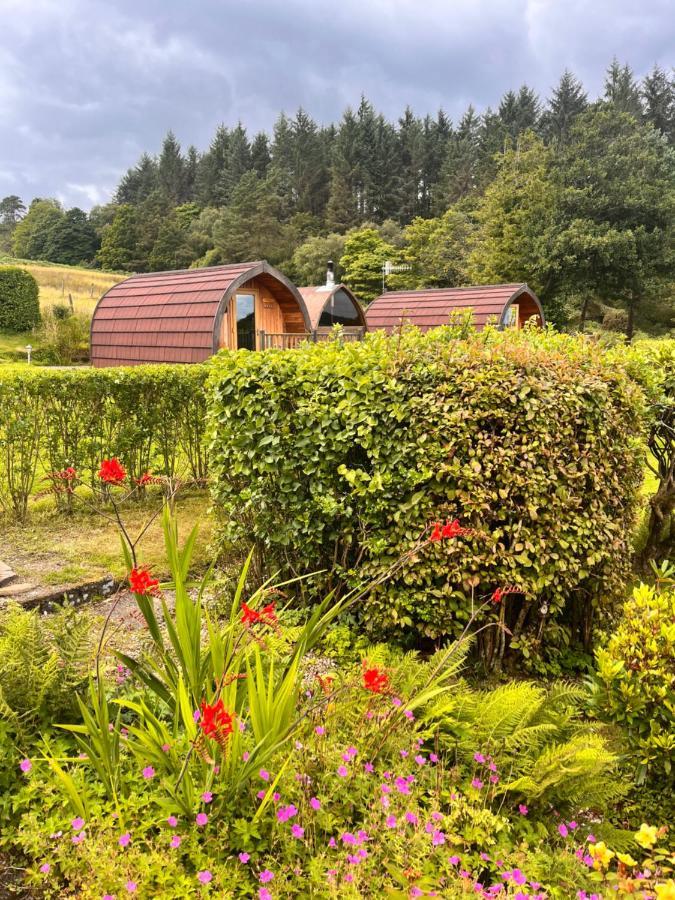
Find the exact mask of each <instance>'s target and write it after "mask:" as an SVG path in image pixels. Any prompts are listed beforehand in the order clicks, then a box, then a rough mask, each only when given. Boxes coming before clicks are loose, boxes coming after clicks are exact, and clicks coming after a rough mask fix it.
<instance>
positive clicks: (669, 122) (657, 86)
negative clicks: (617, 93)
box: [642, 66, 675, 144]
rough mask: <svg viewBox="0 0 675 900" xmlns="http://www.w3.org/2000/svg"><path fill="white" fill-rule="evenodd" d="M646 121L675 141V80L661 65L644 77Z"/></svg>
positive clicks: (643, 93) (643, 90) (643, 94)
mask: <svg viewBox="0 0 675 900" xmlns="http://www.w3.org/2000/svg"><path fill="white" fill-rule="evenodd" d="M642 97H643V100H644V106H645V121H647V122H649V124H650V125H653V126H654V128H656V129H658V131H660V132H661V134H665V136H666V137H667V138H668V140H669V141H670V143H671V144H673V143H675V82H674V81H673V80H672V79H670V78H668V75H667V74H666V73H665V72H664V71H663V69H661V68H660V67H659V66H654V68H653V69H652V71H651V72H650V73H649V75H647V76H646V77H645V78H643V79H642Z"/></svg>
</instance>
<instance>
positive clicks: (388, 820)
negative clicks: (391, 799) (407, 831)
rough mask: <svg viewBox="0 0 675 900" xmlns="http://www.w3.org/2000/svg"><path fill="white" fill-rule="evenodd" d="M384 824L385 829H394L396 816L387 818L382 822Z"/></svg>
mask: <svg viewBox="0 0 675 900" xmlns="http://www.w3.org/2000/svg"><path fill="white" fill-rule="evenodd" d="M384 824H385V825H386V826H387V828H396V816H387V818H386V819H385V820H384Z"/></svg>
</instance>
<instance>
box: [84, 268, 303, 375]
mask: <svg viewBox="0 0 675 900" xmlns="http://www.w3.org/2000/svg"><path fill="white" fill-rule="evenodd" d="M311 331H312V328H311V321H310V317H309V313H308V311H307V307H306V305H305V301H304V300H303V298H302V295H301V294H300V292H299V291H298V289H297V288H296V287H295V285H294V284H292V283H291V282H290V281H289V280H288V279H287V278H286V277H285V275H283V274H282V273H281V272H279V271H278V270H277V269H275V268H274V267H273V266H270V265H269V263H267V262H264V261H262V262H251V263H237V264H234V265H229V266H213V267H211V268H206V269H185V270H182V271H170V272H152V273H149V274H147V275H132V276H131V277H130V278H127V279H126V280H125V281H121V282H120V283H119V284H116V285H114V286H113V287H112V288H110V290H109V291H108V292H107V293H106V294H104V295H103V297H101V299H100V300H99V302H98V304H97V306H96V309H95V311H94V315H93V318H92V324H91V361H92V364H93V365H94V366H125V365H126V366H128V365H139V364H142V363H153V362H156V363H179V362H185V363H196V362H203V361H204V360H205V359H208V357H210V356H212V355H213V354H214V353H216V352H217V351H218V350H220V349H221V348H223V347H225V348H230V349H247V350H259V349H265V348H266V347H293V346H297V344H299V343H300V342H301V341H303V340H307V339H308V337H310V336H311Z"/></svg>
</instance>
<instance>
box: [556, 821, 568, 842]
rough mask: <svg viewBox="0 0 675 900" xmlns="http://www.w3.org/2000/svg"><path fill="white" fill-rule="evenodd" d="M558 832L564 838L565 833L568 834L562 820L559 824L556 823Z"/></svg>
mask: <svg viewBox="0 0 675 900" xmlns="http://www.w3.org/2000/svg"><path fill="white" fill-rule="evenodd" d="M558 833H559V834H560V837H564V838H566V837H567V835H568V834H569V831H568V830H567V825H565V823H564V822H561V823H560V825H558Z"/></svg>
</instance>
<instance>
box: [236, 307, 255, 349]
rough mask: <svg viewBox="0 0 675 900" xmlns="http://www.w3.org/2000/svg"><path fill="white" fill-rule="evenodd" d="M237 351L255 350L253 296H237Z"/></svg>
mask: <svg viewBox="0 0 675 900" xmlns="http://www.w3.org/2000/svg"><path fill="white" fill-rule="evenodd" d="M236 313H237V349H238V350H255V294H237V304H236Z"/></svg>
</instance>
